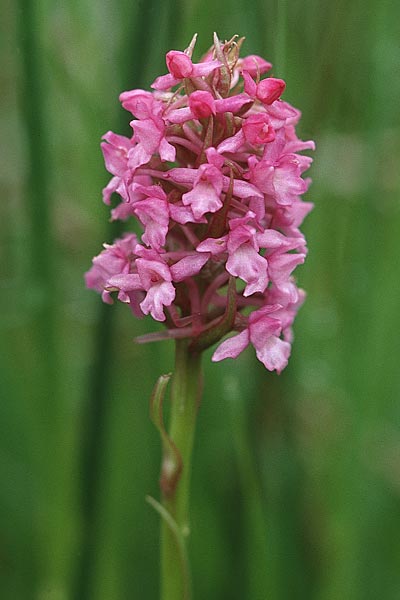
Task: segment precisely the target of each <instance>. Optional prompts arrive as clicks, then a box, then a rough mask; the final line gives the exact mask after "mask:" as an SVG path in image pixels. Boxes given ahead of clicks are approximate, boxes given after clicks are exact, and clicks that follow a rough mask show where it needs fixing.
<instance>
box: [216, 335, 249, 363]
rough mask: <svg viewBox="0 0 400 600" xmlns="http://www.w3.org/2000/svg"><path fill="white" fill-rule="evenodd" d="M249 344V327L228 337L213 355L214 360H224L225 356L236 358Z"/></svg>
mask: <svg viewBox="0 0 400 600" xmlns="http://www.w3.org/2000/svg"><path fill="white" fill-rule="evenodd" d="M248 345H249V332H248V330H247V329H245V330H244V331H242V333H239V335H234V336H233V337H231V338H228V339H227V340H225V341H224V342H222V344H220V345H219V346H218V348H217V349H216V351H215V352H214V354H213V355H212V357H211V360H212V361H213V362H218V361H220V360H224V359H225V358H236V357H237V356H239V354H240V353H241V352H243V350H244V349H245V348H246V347H247V346H248Z"/></svg>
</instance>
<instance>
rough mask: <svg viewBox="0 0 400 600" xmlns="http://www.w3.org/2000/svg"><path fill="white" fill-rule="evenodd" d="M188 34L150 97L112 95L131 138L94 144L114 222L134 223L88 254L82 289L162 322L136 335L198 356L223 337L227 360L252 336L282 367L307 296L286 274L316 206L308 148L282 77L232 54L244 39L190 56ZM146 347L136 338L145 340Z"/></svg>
mask: <svg viewBox="0 0 400 600" xmlns="http://www.w3.org/2000/svg"><path fill="white" fill-rule="evenodd" d="M195 39H196V38H193V40H192V42H191V44H190V46H189V47H188V48H187V49H186V50H185V52H179V51H175V50H172V51H170V52H168V54H167V56H166V62H167V68H168V73H167V74H166V75H162V76H161V77H158V78H157V79H156V80H155V81H154V83H153V84H152V88H153V90H154V91H153V92H149V91H144V90H140V89H139V90H132V91H128V92H123V93H122V94H121V96H120V100H121V102H122V106H123V107H124V108H125V109H126V110H127V111H129V112H130V113H132V115H133V117H134V118H133V120H132V121H131V123H130V125H131V127H132V130H133V133H132V136H131V137H130V138H128V137H124V136H120V135H116V134H115V133H112V132H108V133H106V134H105V136H104V138H103V139H104V142H103V143H102V150H103V154H104V159H105V164H106V167H107V170H108V171H109V172H110V173H111V174H112V175H113V177H112V179H111V181H110V183H109V184H108V185H107V187H106V188H105V189H104V191H103V199H104V202H105V203H106V204H110V203H111V196H112V194H113V193H114V192H116V193H117V194H118V196H119V200H120V202H119V203H118V204H117V205H116V206H115V207H114V208H112V210H111V216H112V219H122V220H124V221H125V220H127V219H129V218H130V217H134V218H136V219H137V220H138V221H139V222H140V224H141V226H142V229H143V234H142V236H141V240H138V239H137V237H136V235H135V234H133V233H128V234H125V235H124V236H123V237H122V238H121V239H118V240H116V241H115V242H114V243H113V244H112V245H108V244H105V245H104V250H103V251H102V252H101V253H100V254H99V255H98V256H96V257H95V258H94V259H93V266H92V268H91V269H90V271H89V272H88V273H87V274H86V283H87V286H88V287H89V288H93V289H95V290H97V291H99V292H101V293H102V296H103V300H104V301H105V302H108V303H112V301H113V300H112V294H113V293H114V292H115V293H117V297H118V299H119V300H121V301H122V302H125V303H128V304H129V305H130V307H131V309H132V311H133V313H134V314H135V315H136V316H138V317H139V316H142V315H147V314H150V315H151V316H152V317H153V318H154V319H156V320H157V321H164V322H165V324H166V326H167V330H166V331H165V332H163V333H160V334H149V335H148V336H144V337H145V338H146V339H148V340H151V339H162V338H184V337H185V338H190V340H191V342H190V343H191V348H192V350H193V351H201V350H203V349H205V348H207V347H209V346H211V345H212V344H214V343H215V342H218V341H220V340H221V339H222V337H223V336H224V335H225V334H227V333H229V332H231V331H235V332H237V334H236V335H234V336H233V337H230V338H228V339H227V340H225V341H223V342H222V343H221V344H220V345H219V347H218V348H217V349H216V351H215V352H214V355H213V357H212V358H213V360H214V361H219V360H222V359H224V358H227V357H230V358H235V357H236V356H238V354H239V353H240V352H242V350H243V349H244V348H245V347H246V346H247V345H248V344H250V343H251V344H252V345H253V346H254V348H255V350H256V354H257V357H258V359H259V360H260V361H261V362H262V363H263V364H264V365H265V367H266V368H267V369H269V370H276V371H277V372H278V373H279V372H280V371H282V369H284V368H285V366H286V365H287V362H288V358H289V355H290V349H291V341H292V329H291V327H292V323H293V321H294V318H295V316H296V313H297V310H298V308H299V306H300V305H301V303H302V301H303V299H304V292H303V291H302V290H300V289H298V288H297V286H296V284H295V281H294V279H293V277H292V272H293V270H294V269H295V267H296V266H297V265H299V264H301V263H303V262H304V259H305V256H306V242H305V239H304V237H303V235H302V233H301V232H300V230H299V226H300V225H301V223H302V221H303V219H304V217H305V216H306V215H307V213H308V212H309V211H310V210H311V209H312V204H311V203H309V202H304V201H302V199H301V195H302V194H304V192H306V190H307V188H308V185H309V183H310V180H308V179H303V178H302V173H303V172H304V171H305V170H306V169H308V167H309V166H310V163H311V160H312V159H311V158H309V157H308V156H302V155H300V154H298V152H299V151H302V150H305V149H314V143H313V142H312V141H307V142H303V141H301V140H299V139H298V138H297V136H296V132H295V126H296V124H297V122H298V121H299V118H300V112H299V111H298V110H296V109H295V108H293V107H292V106H291V105H290V104H288V103H287V102H285V101H283V100H282V99H281V95H282V93H283V91H284V89H285V82H284V81H282V80H281V79H276V78H274V77H265V78H264V79H262V78H261V77H262V76H263V75H264V74H265V73H267V72H268V71H269V70H270V69H271V68H272V65H271V64H270V63H268V62H267V61H265V60H264V59H262V58H260V57H259V56H255V55H252V56H247V57H245V58H240V57H239V50H240V46H241V43H242V41H243V40H241V39H240V40H238V39H236V37H235V38H233V39H232V40H230V41H229V42H225V43H221V42H220V41H219V40H218V39H217V37H216V36H215V39H214V45H213V47H212V48H211V49H210V50H209V52H208V53H207V54H206V55H205V56H204V57H203V58H202V59H201V60H200V62H198V63H195V62H193V61H192V52H193V49H194V44H195ZM142 341H144V340H142Z"/></svg>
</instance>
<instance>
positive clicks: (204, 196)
mask: <svg viewBox="0 0 400 600" xmlns="http://www.w3.org/2000/svg"><path fill="white" fill-rule="evenodd" d="M222 184H223V176H222V173H221V172H220V171H219V170H218V169H217V167H214V166H213V165H208V164H205V165H201V166H200V167H199V169H198V172H197V175H196V178H195V180H194V185H193V189H192V190H191V191H190V192H186V194H183V196H182V202H183V204H184V205H185V206H190V207H191V209H192V211H193V215H194V218H195V219H201V217H202V216H203V215H204V214H205V213H207V212H211V213H213V212H216V211H217V210H218V209H219V208H221V206H222V200H221V197H220V196H221V192H222Z"/></svg>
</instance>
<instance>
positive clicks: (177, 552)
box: [161, 340, 201, 600]
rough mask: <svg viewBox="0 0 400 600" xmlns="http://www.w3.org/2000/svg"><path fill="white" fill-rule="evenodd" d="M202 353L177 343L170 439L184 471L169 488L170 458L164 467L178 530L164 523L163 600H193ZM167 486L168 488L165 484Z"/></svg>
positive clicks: (166, 498)
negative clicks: (193, 474) (194, 460)
mask: <svg viewBox="0 0 400 600" xmlns="http://www.w3.org/2000/svg"><path fill="white" fill-rule="evenodd" d="M200 378H201V354H200V353H194V352H191V351H190V350H189V348H188V343H187V341H186V340H177V341H176V354H175V371H174V375H173V380H172V389H171V415H170V428H169V437H170V439H171V441H172V442H173V444H174V445H175V446H176V448H177V450H178V452H179V454H180V457H181V460H182V462H181V466H182V470H181V473H180V477H179V479H178V481H176V480H175V482H174V485H172V486H169V485H168V481H166V477H167V475H168V470H169V469H170V465H169V464H168V461H170V460H171V456H170V455H167V456H166V457H165V460H164V464H163V476H162V481H164V485H163V497H162V506H163V508H164V509H165V511H166V513H167V514H168V516H169V517H171V519H172V521H173V522H174V523H175V525H176V527H177V531H176V530H174V528H173V527H171V524H170V523H169V522H168V520H167V519H164V518H163V519H162V522H161V599H162V600H190V598H191V586H190V574H189V569H188V564H187V561H186V560H185V561H182V560H181V557H182V543H183V545H184V547H183V554H184V556H187V551H186V544H187V538H188V535H189V532H190V529H189V487H190V464H191V455H192V448H193V439H194V430H195V424H196V416H197V410H198V407H199V402H200V393H201V386H200ZM165 484H167V485H165ZM177 532H178V533H179V535H177Z"/></svg>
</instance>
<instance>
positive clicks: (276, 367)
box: [256, 335, 291, 373]
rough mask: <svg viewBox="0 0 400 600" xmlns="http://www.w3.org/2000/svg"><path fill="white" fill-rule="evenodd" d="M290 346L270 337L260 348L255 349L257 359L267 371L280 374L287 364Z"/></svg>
mask: <svg viewBox="0 0 400 600" xmlns="http://www.w3.org/2000/svg"><path fill="white" fill-rule="evenodd" d="M290 351H291V346H290V344H289V342H284V341H283V340H281V339H279V338H278V337H276V336H274V335H272V336H271V337H270V338H268V339H267V340H266V342H265V344H264V345H263V346H262V347H261V348H256V354H257V358H258V360H259V361H260V362H262V363H263V365H264V366H265V367H266V368H267V369H268V371H277V373H280V372H281V371H283V369H284V368H285V367H286V365H287V364H288V360H289V356H290Z"/></svg>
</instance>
